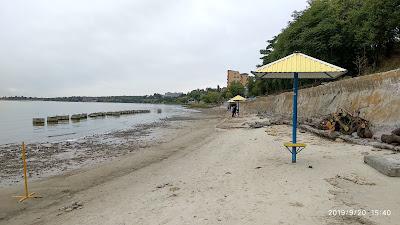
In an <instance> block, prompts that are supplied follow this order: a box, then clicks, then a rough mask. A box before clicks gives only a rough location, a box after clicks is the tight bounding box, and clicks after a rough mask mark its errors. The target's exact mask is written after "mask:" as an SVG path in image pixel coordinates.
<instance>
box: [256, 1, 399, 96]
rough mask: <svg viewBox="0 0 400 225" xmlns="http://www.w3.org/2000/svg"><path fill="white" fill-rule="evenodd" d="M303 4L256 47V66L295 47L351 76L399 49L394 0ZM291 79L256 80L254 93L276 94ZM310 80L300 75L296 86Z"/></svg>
mask: <svg viewBox="0 0 400 225" xmlns="http://www.w3.org/2000/svg"><path fill="white" fill-rule="evenodd" d="M308 3H309V6H308V7H307V8H306V9H305V10H303V11H295V12H294V13H293V15H292V21H290V22H289V24H288V25H287V27H286V28H284V29H283V30H282V32H281V33H279V34H278V35H277V36H275V37H273V38H272V39H271V40H268V41H267V46H266V47H265V48H264V49H262V50H260V53H261V55H262V57H261V59H262V65H265V64H268V63H270V62H272V61H275V60H277V59H279V58H282V57H285V56H287V55H289V54H291V53H293V52H294V51H300V52H302V53H305V54H308V55H310V56H313V57H315V58H319V59H322V60H324V61H327V62H330V63H332V64H335V65H338V66H341V67H343V68H346V69H347V70H349V74H350V75H357V74H359V72H360V68H361V67H366V66H370V67H371V68H372V69H375V68H376V67H377V66H379V64H380V62H381V60H382V59H383V58H385V57H388V56H390V55H391V54H392V53H393V52H394V51H395V50H396V49H398V48H399V42H400V0H313V1H309V2H308ZM259 66H261V65H259ZM361 69H362V68H361ZM291 82H292V81H291V80H282V79H280V80H274V79H271V80H266V81H257V80H256V81H255V85H254V87H256V88H255V90H256V92H257V93H276V92H279V91H282V90H285V89H289V88H291ZM313 83H316V81H315V80H302V81H301V83H300V85H310V84H313ZM264 88H265V91H264ZM252 93H253V94H254V93H255V92H254V91H252Z"/></svg>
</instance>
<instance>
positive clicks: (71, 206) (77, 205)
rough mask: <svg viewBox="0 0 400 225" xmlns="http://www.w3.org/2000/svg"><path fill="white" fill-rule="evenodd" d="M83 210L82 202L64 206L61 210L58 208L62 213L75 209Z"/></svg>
mask: <svg viewBox="0 0 400 225" xmlns="http://www.w3.org/2000/svg"><path fill="white" fill-rule="evenodd" d="M82 208H83V203H82V202H73V203H71V204H70V205H68V206H64V207H62V208H60V209H59V210H60V211H64V212H71V211H72V210H75V209H82Z"/></svg>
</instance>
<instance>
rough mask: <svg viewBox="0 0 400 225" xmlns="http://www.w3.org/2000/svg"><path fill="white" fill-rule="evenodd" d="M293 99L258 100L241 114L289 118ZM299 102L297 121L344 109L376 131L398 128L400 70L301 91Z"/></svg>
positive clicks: (289, 95) (286, 95) (246, 105)
mask: <svg viewBox="0 0 400 225" xmlns="http://www.w3.org/2000/svg"><path fill="white" fill-rule="evenodd" d="M292 98H293V94H292V93H291V92H286V93H282V94H279V95H271V96H265V97H258V98H257V99H256V100H254V101H250V102H246V103H243V104H242V106H243V107H242V111H243V112H245V113H257V112H269V113H274V114H281V115H286V116H290V115H291V113H292ZM298 101H299V116H300V117H316V116H322V115H327V114H329V113H332V112H335V111H337V109H338V108H344V109H347V110H349V111H350V112H355V111H357V110H359V111H360V116H361V117H363V118H365V119H367V120H369V121H370V122H371V123H372V124H373V126H375V128H377V129H379V128H383V127H385V128H388V129H391V128H393V127H400V69H397V70H392V71H388V72H384V73H377V74H372V75H367V76H362V77H357V78H351V79H345V80H340V81H336V82H330V83H327V84H324V85H320V86H317V87H312V88H306V89H301V90H299V99H298Z"/></svg>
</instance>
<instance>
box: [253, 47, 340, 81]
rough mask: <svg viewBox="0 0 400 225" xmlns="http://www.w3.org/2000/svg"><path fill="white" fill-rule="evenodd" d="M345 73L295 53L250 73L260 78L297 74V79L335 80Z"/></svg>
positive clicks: (290, 76) (322, 62) (289, 76)
mask: <svg viewBox="0 0 400 225" xmlns="http://www.w3.org/2000/svg"><path fill="white" fill-rule="evenodd" d="M346 72H347V70H346V69H343V68H341V67H338V66H335V65H332V64H330V63H327V62H324V61H321V60H319V59H316V58H313V57H311V56H308V55H305V54H302V53H299V52H295V53H293V54H291V55H288V56H286V57H284V58H282V59H279V60H277V61H275V62H272V63H269V64H267V65H264V66H262V67H260V68H258V69H257V70H256V71H252V72H251V73H252V74H254V75H256V76H258V77H260V78H294V73H297V74H298V78H299V79H320V78H328V79H335V78H337V77H339V76H341V75H343V74H345V73H346Z"/></svg>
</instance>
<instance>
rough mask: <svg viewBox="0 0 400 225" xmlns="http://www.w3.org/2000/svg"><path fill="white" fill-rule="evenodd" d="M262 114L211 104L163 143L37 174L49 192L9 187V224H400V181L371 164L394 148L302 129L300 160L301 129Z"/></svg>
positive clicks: (1, 211) (0, 202)
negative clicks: (255, 124)
mask: <svg viewBox="0 0 400 225" xmlns="http://www.w3.org/2000/svg"><path fill="white" fill-rule="evenodd" d="M256 120H257V118H256V117H255V116H254V115H246V116H242V117H241V118H230V117H229V115H228V113H226V112H224V111H223V110H222V109H211V110H203V112H202V113H201V114H200V113H199V114H196V115H194V116H192V117H191V118H186V119H181V120H176V121H174V122H172V123H171V124H170V126H166V127H164V128H163V129H165V130H166V131H167V132H166V133H167V134H168V135H166V136H164V138H163V140H162V141H160V142H159V143H155V144H152V145H149V146H146V147H145V148H139V149H136V150H135V151H132V152H129V151H128V152H127V153H125V154H123V156H119V157H115V158H114V159H113V160H110V161H105V162H103V163H99V164H95V165H93V166H89V167H85V168H83V169H76V170H71V171H69V172H66V173H63V174H61V175H57V176H53V177H50V178H45V179H39V180H36V181H33V182H31V183H30V189H31V191H34V192H37V193H39V195H41V196H42V197H43V198H40V199H32V200H28V201H25V202H23V203H18V202H17V201H16V199H14V198H12V197H11V196H13V195H17V194H21V193H22V186H21V185H12V186H10V187H3V188H1V189H0V190H1V192H0V224H9V225H13V224H57V225H67V224H127V225H128V224H308V225H309V224H398V223H399V222H398V221H400V212H399V209H400V200H399V197H398V196H400V180H399V179H397V178H395V177H387V176H385V175H382V174H381V173H379V172H378V171H376V170H374V169H373V168H371V167H369V166H368V165H366V164H364V162H363V156H364V155H366V154H379V155H381V154H394V152H392V151H389V150H380V149H374V148H372V147H368V146H362V145H354V144H349V143H345V142H335V141H330V140H327V139H323V138H320V137H317V136H315V135H313V134H311V133H307V132H305V133H303V132H301V133H299V137H298V139H299V140H300V141H302V142H304V143H307V144H308V146H307V148H306V149H305V150H304V151H302V152H301V153H300V154H299V155H298V162H297V163H296V164H292V163H291V161H290V155H289V152H288V151H287V150H286V149H285V148H284V147H283V146H282V143H283V142H287V141H289V140H290V137H291V136H290V135H291V127H290V126H287V125H273V126H268V127H263V128H259V129H250V128H248V126H247V125H245V124H246V122H249V121H256ZM338 210H343V211H345V212H349V210H357V211H356V212H357V213H356V215H338V214H337V212H338ZM374 210H380V211H379V212H377V211H374ZM382 210H386V211H385V212H390V215H384V213H382V212H383V211H382ZM358 212H361V213H358ZM364 212H365V213H364Z"/></svg>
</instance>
